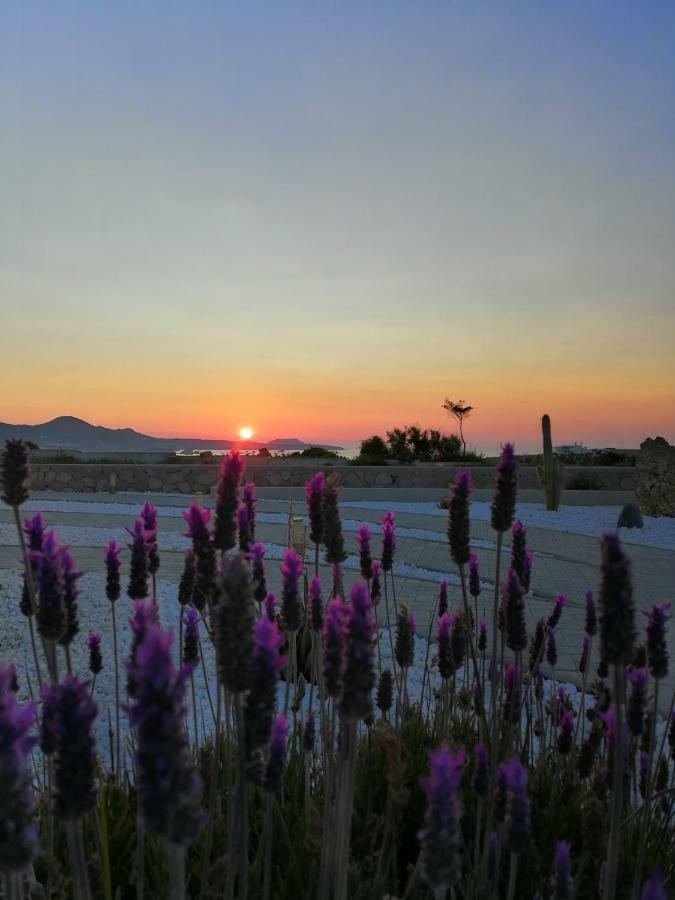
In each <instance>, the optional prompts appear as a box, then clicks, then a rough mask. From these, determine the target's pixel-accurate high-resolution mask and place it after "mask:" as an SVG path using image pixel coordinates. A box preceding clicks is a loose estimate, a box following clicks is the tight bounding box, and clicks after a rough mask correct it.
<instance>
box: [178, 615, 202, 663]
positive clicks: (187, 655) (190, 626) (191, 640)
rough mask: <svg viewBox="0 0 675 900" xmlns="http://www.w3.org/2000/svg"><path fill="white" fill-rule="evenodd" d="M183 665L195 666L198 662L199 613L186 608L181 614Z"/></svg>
mask: <svg viewBox="0 0 675 900" xmlns="http://www.w3.org/2000/svg"><path fill="white" fill-rule="evenodd" d="M183 629H184V633H183V648H182V649H183V663H184V664H185V665H190V666H196V665H197V663H198V662H199V613H198V612H197V610H196V609H195V608H194V606H187V607H186V608H185V612H184V613H183Z"/></svg>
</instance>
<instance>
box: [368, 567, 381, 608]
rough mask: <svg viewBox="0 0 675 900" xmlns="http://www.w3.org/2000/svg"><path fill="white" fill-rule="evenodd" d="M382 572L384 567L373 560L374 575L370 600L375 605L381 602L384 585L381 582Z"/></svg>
mask: <svg viewBox="0 0 675 900" xmlns="http://www.w3.org/2000/svg"><path fill="white" fill-rule="evenodd" d="M381 574H382V569H381V568H380V564H379V563H378V562H375V561H374V560H373V575H372V579H371V582H370V602H371V603H372V604H373V606H374V607H375V606H377V605H378V604H379V602H380V598H381V596H382V586H381V584H380V575H381Z"/></svg>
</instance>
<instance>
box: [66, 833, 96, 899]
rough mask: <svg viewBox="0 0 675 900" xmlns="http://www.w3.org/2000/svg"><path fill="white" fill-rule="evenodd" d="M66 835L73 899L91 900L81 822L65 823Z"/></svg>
mask: <svg viewBox="0 0 675 900" xmlns="http://www.w3.org/2000/svg"><path fill="white" fill-rule="evenodd" d="M66 834H67V836H68V855H69V857H70V869H71V874H72V876H73V897H74V898H75V900H91V888H90V887H89V872H88V871H87V858H86V856H85V852H84V838H83V834H82V820H81V819H74V820H71V821H68V822H66Z"/></svg>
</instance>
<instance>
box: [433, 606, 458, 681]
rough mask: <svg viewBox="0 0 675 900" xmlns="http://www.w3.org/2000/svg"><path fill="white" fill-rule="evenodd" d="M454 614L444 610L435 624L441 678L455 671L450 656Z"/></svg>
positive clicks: (448, 676)
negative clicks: (451, 614)
mask: <svg viewBox="0 0 675 900" xmlns="http://www.w3.org/2000/svg"><path fill="white" fill-rule="evenodd" d="M454 618H455V617H454V616H450V614H449V613H447V612H444V613H443V615H442V616H440V617H439V619H438V622H437V624H436V642H437V644H438V654H437V655H438V671H439V673H440V676H441V678H450V676H451V675H452V673H453V672H454V671H455V666H454V660H453V658H452V625H453V621H454Z"/></svg>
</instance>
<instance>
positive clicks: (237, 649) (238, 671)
mask: <svg viewBox="0 0 675 900" xmlns="http://www.w3.org/2000/svg"><path fill="white" fill-rule="evenodd" d="M253 626H254V614H253V587H252V584H251V570H250V568H249V565H248V563H247V562H246V560H245V558H244V557H243V556H241V555H236V556H231V557H227V558H226V559H225V560H224V564H223V571H222V574H221V581H220V601H219V603H218V605H217V606H216V609H215V623H214V629H213V630H214V643H215V647H216V658H217V662H218V677H219V680H220V681H221V683H222V684H223V685H225V687H226V688H227V689H228V690H229V691H231V692H232V693H233V694H238V693H242V692H243V691H246V690H247V689H248V687H249V684H250V677H251V659H252V657H253Z"/></svg>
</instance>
